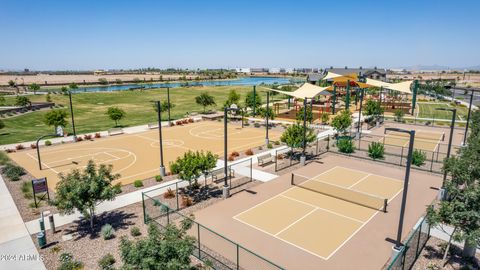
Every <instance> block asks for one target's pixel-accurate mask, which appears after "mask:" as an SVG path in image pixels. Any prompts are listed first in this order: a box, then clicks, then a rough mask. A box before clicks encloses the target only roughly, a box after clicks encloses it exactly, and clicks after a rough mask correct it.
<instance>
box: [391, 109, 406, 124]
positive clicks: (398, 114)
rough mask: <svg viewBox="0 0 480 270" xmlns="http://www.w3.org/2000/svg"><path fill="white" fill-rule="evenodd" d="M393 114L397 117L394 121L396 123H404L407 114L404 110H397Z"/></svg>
mask: <svg viewBox="0 0 480 270" xmlns="http://www.w3.org/2000/svg"><path fill="white" fill-rule="evenodd" d="M393 114H394V116H395V119H394V120H395V121H397V122H403V117H404V116H405V112H403V110H402V109H396V110H395V112H394V113H393Z"/></svg>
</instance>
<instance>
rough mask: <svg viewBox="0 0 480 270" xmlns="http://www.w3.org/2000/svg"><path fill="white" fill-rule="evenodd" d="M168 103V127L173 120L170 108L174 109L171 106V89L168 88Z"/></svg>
mask: <svg viewBox="0 0 480 270" xmlns="http://www.w3.org/2000/svg"><path fill="white" fill-rule="evenodd" d="M167 103H168V126H170V125H171V124H170V121H171V118H170V107H172V106H171V105H170V87H167Z"/></svg>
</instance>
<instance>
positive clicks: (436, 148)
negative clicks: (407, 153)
mask: <svg viewBox="0 0 480 270" xmlns="http://www.w3.org/2000/svg"><path fill="white" fill-rule="evenodd" d="M384 137H385V138H387V137H389V138H396V139H398V138H404V137H399V136H395V135H390V136H389V135H388V134H387V135H385V136H384ZM405 138H406V142H405V143H404V144H403V145H394V146H401V147H407V145H408V144H409V139H408V138H407V137H405ZM383 139H384V138H380V139H378V141H377V142H381V143H382V144H384V143H383V142H382V140H383ZM416 141H420V142H427V143H434V142H435V141H434V140H429V139H423V138H417V139H416ZM441 143H442V139H438V141H437V142H436V144H435V148H434V149H433V150H431V149H420V150H423V151H431V152H436V151H437V150H438V147H439V146H440V144H441ZM387 145H389V144H387Z"/></svg>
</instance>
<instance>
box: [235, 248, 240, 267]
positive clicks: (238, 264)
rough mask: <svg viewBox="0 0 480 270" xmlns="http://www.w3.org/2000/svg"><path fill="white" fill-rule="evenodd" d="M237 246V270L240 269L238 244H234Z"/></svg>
mask: <svg viewBox="0 0 480 270" xmlns="http://www.w3.org/2000/svg"><path fill="white" fill-rule="evenodd" d="M235 245H236V246H237V270H240V250H239V246H238V244H235Z"/></svg>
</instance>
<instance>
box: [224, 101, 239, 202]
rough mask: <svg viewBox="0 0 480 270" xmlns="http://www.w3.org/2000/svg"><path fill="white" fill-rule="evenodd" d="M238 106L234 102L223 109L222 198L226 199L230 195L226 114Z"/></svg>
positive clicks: (236, 109)
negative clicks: (223, 175) (223, 176)
mask: <svg viewBox="0 0 480 270" xmlns="http://www.w3.org/2000/svg"><path fill="white" fill-rule="evenodd" d="M238 110H239V109H238V106H237V105H236V104H232V105H230V107H225V109H224V111H223V160H224V165H223V166H224V174H225V178H224V185H223V198H224V199H226V198H228V197H230V187H229V186H228V159H227V153H228V140H227V138H228V129H227V114H228V112H229V111H238Z"/></svg>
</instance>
